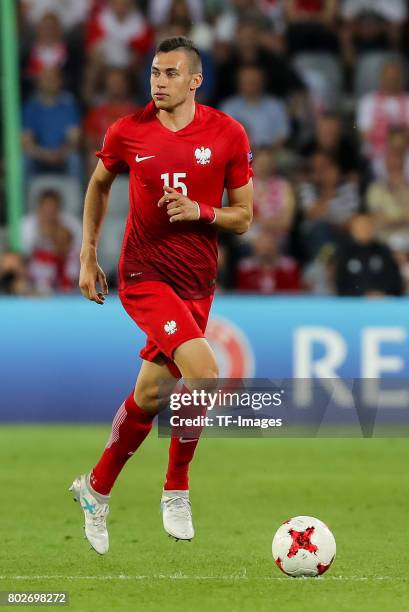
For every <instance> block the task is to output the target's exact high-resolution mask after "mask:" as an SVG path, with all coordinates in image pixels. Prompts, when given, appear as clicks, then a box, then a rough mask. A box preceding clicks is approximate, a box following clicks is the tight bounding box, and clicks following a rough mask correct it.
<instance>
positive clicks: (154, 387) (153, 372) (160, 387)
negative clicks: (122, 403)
mask: <svg viewBox="0 0 409 612" xmlns="http://www.w3.org/2000/svg"><path fill="white" fill-rule="evenodd" d="M176 382H177V378H175V377H174V376H172V374H171V373H170V372H169V369H168V367H167V365H166V363H160V362H159V363H158V362H156V363H155V362H152V361H145V360H144V361H142V366H141V369H140V370H139V374H138V378H137V379H136V384H135V391H134V399H135V402H136V404H137V405H138V406H140V407H141V408H143V409H144V410H149V411H150V412H155V413H157V412H160V411H161V410H163V409H164V408H165V407H166V406H167V404H168V402H169V396H170V394H171V393H172V390H173V388H174V387H175V384H176Z"/></svg>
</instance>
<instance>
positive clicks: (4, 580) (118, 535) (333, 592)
mask: <svg viewBox="0 0 409 612" xmlns="http://www.w3.org/2000/svg"><path fill="white" fill-rule="evenodd" d="M108 431H109V427H108V426H47V427H46V426H21V427H17V426H3V427H1V428H0V476H1V478H0V491H1V493H0V500H1V522H0V575H1V579H0V590H3V591H4V590H14V591H24V590H31V591H33V590H40V591H53V592H55V591H62V590H64V591H68V592H69V594H70V598H71V603H70V607H69V608H68V609H71V610H81V611H82V610H83V611H88V610H89V611H91V610H92V611H95V610H98V609H103V610H123V611H127V610H129V611H131V610H137V611H139V610H140V611H144V612H145V611H157V610H163V611H165V612H167V611H168V610H169V611H173V610H178V611H179V612H180V611H182V612H184V611H185V610H186V611H188V610H189V611H190V610H195V611H201V610H209V609H212V608H213V609H214V610H215V611H217V612H219V611H224V610H226V611H236V610H237V611H239V610H243V611H249V612H253V611H264V610H274V611H278V612H281V610H285V611H301V612H303V611H310V610H311V611H321V610H322V611H324V610H325V611H328V610H331V611H335V612H337V611H338V610H340V611H343V610H345V611H348V612H351V611H358V610H359V611H360V612H362V611H366V610H368V611H369V610H370V611H374V610H382V611H383V612H388V611H392V610H393V611H395V610H409V571H408V570H409V546H408V532H409V527H408V518H407V517H408V507H409V475H408V474H409V470H408V464H409V448H408V442H407V440H405V439H383V440H382V439H376V440H375V439H374V440H368V439H366V440H364V439H350V440H341V439H321V440H318V439H315V440H295V439H292V440H284V439H282V440H272V439H247V440H243V439H240V440H239V439H237V440H220V439H219V440H214V439H204V440H202V441H201V445H200V446H199V449H198V453H197V456H196V459H195V461H194V464H193V466H192V470H191V499H192V502H193V509H194V519H195V526H196V538H195V539H194V541H192V542H191V543H189V542H174V541H172V540H170V539H168V538H167V537H166V535H165V534H164V532H163V530H162V525H161V516H160V513H159V497H160V492H161V487H162V479H163V475H164V471H165V464H166V455H167V445H168V441H167V440H159V439H158V438H157V435H156V431H154V432H153V433H152V434H151V437H150V438H149V439H148V440H147V441H146V443H145V444H144V446H143V447H142V448H141V449H140V452H139V453H138V454H137V455H135V457H133V458H132V459H131V460H130V462H129V463H128V465H127V466H126V468H125V470H124V472H123V473H122V475H121V476H120V478H119V480H118V482H117V486H116V488H115V490H114V494H113V497H112V504H111V514H110V520H109V527H110V537H111V550H110V552H109V553H108V555H107V556H105V557H99V556H97V555H96V554H95V553H93V552H92V551H90V550H89V547H88V545H87V543H86V541H85V540H84V539H83V537H82V517H81V514H80V509H79V507H78V505H77V504H74V503H73V502H72V501H71V498H70V494H69V493H68V491H67V489H68V486H69V485H70V482H71V480H72V479H73V478H74V477H75V476H76V475H77V474H79V473H81V472H84V471H85V470H86V469H88V468H89V467H90V466H92V464H93V463H94V461H95V460H96V459H97V457H98V456H99V453H100V451H101V448H102V446H103V445H104V444H105V441H106V439H107V436H108ZM297 514H310V515H313V516H317V517H318V518H321V519H322V520H324V521H325V522H327V523H328V524H329V526H330V527H331V528H332V530H333V531H334V534H335V537H336V539H337V545H338V556H337V559H336V561H335V563H334V565H333V567H332V568H331V570H330V571H329V572H328V573H327V574H326V575H325V576H323V577H321V578H312V579H293V578H287V577H285V576H284V575H283V574H281V573H280V572H279V570H278V568H276V567H275V565H274V563H273V561H272V557H271V539H272V536H273V534H274V531H275V529H276V528H277V527H278V526H279V524H280V523H281V522H282V521H284V520H286V519H287V518H288V517H290V516H294V515H297ZM24 609H29V608H26V607H24ZM30 609H32V608H30ZM53 609H55V608H53Z"/></svg>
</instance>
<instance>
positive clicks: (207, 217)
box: [195, 201, 216, 223]
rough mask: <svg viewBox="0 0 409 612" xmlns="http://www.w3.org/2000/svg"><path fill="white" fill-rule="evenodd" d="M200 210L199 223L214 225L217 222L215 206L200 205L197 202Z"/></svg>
mask: <svg viewBox="0 0 409 612" xmlns="http://www.w3.org/2000/svg"><path fill="white" fill-rule="evenodd" d="M195 204H197V206H198V209H199V221H203V222H204V223H214V222H215V221H216V211H215V209H214V208H213V206H209V205H208V204H200V203H199V202H196V201H195Z"/></svg>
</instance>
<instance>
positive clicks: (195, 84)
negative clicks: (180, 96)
mask: <svg viewBox="0 0 409 612" xmlns="http://www.w3.org/2000/svg"><path fill="white" fill-rule="evenodd" d="M202 82H203V75H202V74H201V73H200V72H197V73H196V74H193V75H192V79H191V81H190V91H195V90H196V89H199V87H200V85H201V84H202Z"/></svg>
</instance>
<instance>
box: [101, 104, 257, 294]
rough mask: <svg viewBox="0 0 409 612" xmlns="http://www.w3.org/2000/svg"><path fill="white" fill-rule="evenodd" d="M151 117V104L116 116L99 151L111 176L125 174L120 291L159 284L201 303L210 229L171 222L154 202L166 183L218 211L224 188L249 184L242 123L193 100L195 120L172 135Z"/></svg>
mask: <svg viewBox="0 0 409 612" xmlns="http://www.w3.org/2000/svg"><path fill="white" fill-rule="evenodd" d="M156 114H157V110H156V107H155V105H154V103H153V102H150V103H149V104H148V105H147V106H146V107H145V108H144V109H141V110H140V111H139V112H136V113H134V114H133V115H128V116H127V117H123V118H122V119H119V120H118V121H116V122H115V123H114V124H113V125H112V126H111V127H110V128H109V129H108V131H107V133H106V136H105V140H104V144H103V147H102V150H101V151H99V152H98V153H97V156H98V157H99V158H100V159H102V161H103V163H104V165H105V167H106V168H107V170H108V171H109V172H112V173H118V172H121V171H124V170H126V169H127V168H129V171H130V179H129V200H130V210H129V214H128V219H127V224H126V229H125V235H124V240H123V244H122V251H121V256H120V259H119V281H120V283H119V289H120V290H121V289H124V288H125V287H126V286H127V285H129V284H131V283H135V282H138V281H146V280H159V281H164V282H166V283H168V284H169V285H170V286H171V287H173V289H174V290H175V291H176V293H177V294H178V295H179V296H180V297H182V298H184V299H201V298H203V297H206V296H207V295H210V294H211V293H212V292H213V290H214V286H215V279H216V271H217V231H216V228H215V227H214V225H212V224H206V223H204V222H202V221H180V222H176V223H170V221H169V217H168V214H167V210H166V205H164V206H162V207H161V208H158V206H157V202H158V200H159V199H160V198H161V197H162V195H163V187H164V186H165V185H167V186H170V187H173V188H175V189H177V190H179V191H181V193H183V194H184V195H187V196H188V197H189V198H190V199H192V200H196V201H198V202H200V203H202V204H207V205H209V206H213V207H216V208H220V207H221V201H222V195H223V190H224V188H225V187H226V188H228V189H236V188H238V187H242V186H243V185H247V183H248V182H249V180H250V177H251V176H252V175H253V172H252V170H251V167H250V159H251V153H250V145H249V141H248V138H247V135H246V132H245V131H244V128H243V126H242V125H241V124H240V123H238V122H237V121H235V120H234V119H232V118H231V117H229V116H228V115H226V114H225V113H222V112H221V111H218V110H216V109H213V108H210V107H208V106H203V105H202V104H198V103H196V105H195V116H194V119H193V120H192V121H191V122H190V123H189V124H188V125H187V126H186V127H184V128H182V129H181V130H178V131H177V132H172V131H171V130H169V129H168V128H166V127H165V126H164V125H163V124H162V123H161V122H160V121H159V119H158V118H157V116H156ZM111 206H115V202H111Z"/></svg>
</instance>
